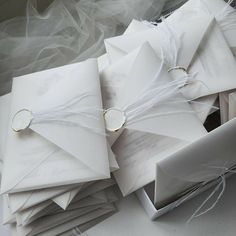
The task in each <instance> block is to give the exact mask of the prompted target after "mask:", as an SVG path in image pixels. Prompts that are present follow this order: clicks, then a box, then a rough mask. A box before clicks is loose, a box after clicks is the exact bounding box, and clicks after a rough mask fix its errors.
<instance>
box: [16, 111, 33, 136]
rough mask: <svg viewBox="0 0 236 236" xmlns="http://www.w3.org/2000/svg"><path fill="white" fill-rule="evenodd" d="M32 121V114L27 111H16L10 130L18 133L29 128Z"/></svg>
mask: <svg viewBox="0 0 236 236" xmlns="http://www.w3.org/2000/svg"><path fill="white" fill-rule="evenodd" d="M32 119H33V114H32V112H31V111H29V110H27V109H22V110H20V111H18V112H17V113H16V114H15V115H14V117H13V119H12V129H13V130H14V131H15V132H20V131H22V130H25V129H27V128H29V126H30V124H31V122H32Z"/></svg>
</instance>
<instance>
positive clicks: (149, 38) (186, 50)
mask: <svg viewBox="0 0 236 236" xmlns="http://www.w3.org/2000/svg"><path fill="white" fill-rule="evenodd" d="M183 14H184V17H183ZM186 14H188V21H185V20H182V19H184V18H185V17H186ZM213 19H214V18H213V16H211V15H210V14H207V13H206V12H204V11H198V9H197V8H196V9H191V10H189V11H188V12H187V11H185V10H184V9H179V10H178V11H176V12H175V13H173V14H172V15H171V16H170V17H168V18H167V19H166V20H165V21H164V22H162V23H160V24H159V25H158V27H157V28H150V29H148V30H144V31H141V32H138V33H136V34H128V35H121V36H118V37H113V38H109V39H106V40H105V45H107V47H106V49H107V53H108V56H109V59H110V61H111V62H115V61H117V60H118V59H119V58H118V57H117V53H118V51H125V52H126V53H128V52H131V51H132V50H134V49H135V48H137V47H139V46H140V45H141V44H143V43H144V42H149V43H150V44H151V46H152V47H153V49H154V50H155V52H156V53H157V55H159V56H160V55H161V53H162V52H161V48H167V50H168V54H175V51H174V50H173V46H174V47H175V46H176V47H178V46H179V47H180V48H179V52H178V58H177V62H176V63H177V64H178V65H180V66H183V67H185V68H188V67H189V65H190V63H191V61H192V59H193V57H194V55H195V53H196V51H197V49H198V47H199V45H200V43H201V42H202V40H203V38H204V36H205V35H206V33H207V31H208V29H209V27H210V26H211V23H212V21H213ZM193 25H194V27H192V26H193ZM179 41H181V42H179ZM178 44H180V45H178ZM108 45H109V46H108ZM111 46H113V47H114V48H111ZM165 51H166V50H165ZM165 56H169V55H165ZM173 63H175V62H171V64H173ZM172 66H173V65H172ZM175 66H177V65H175Z"/></svg>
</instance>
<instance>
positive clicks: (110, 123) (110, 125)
mask: <svg viewBox="0 0 236 236" xmlns="http://www.w3.org/2000/svg"><path fill="white" fill-rule="evenodd" d="M104 118H105V124H106V129H107V130H108V131H111V132H117V131H118V130H119V129H121V128H122V127H123V126H124V124H125V122H126V117H125V113H124V112H123V111H121V110H119V109H117V108H110V109H108V110H106V111H105V112H104Z"/></svg>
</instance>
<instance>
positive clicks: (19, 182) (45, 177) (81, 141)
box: [1, 59, 110, 192]
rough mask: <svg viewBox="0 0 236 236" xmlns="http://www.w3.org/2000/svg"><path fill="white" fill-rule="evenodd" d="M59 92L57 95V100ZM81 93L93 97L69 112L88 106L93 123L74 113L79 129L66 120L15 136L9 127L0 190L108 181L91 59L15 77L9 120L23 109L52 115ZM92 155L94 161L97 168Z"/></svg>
mask: <svg viewBox="0 0 236 236" xmlns="http://www.w3.org/2000/svg"><path fill="white" fill-rule="evenodd" d="M68 77H69V80H70V83H68ZM85 78H86V79H85ZM24 91H26V92H24ZM58 93H59V94H60V96H57V95H58ZM81 93H82V94H83V93H92V94H93V96H91V97H85V98H84V99H82V100H81V101H79V102H78V103H77V102H74V103H72V104H73V107H72V108H73V109H75V110H77V109H78V111H80V108H84V107H85V108H88V109H90V110H91V111H92V112H93V114H96V119H93V118H88V117H87V116H83V115H80V114H78V115H75V116H73V117H72V118H73V119H74V120H75V121H76V122H78V123H79V125H72V126H71V125H70V121H71V120H70V119H71V117H68V120H69V121H68V122H67V120H66V122H65V123H64V122H61V123H60V122H59V123H58V122H54V123H52V122H50V119H49V122H48V121H47V120H46V121H43V122H42V123H33V122H32V125H30V130H29V129H28V130H25V131H22V133H21V132H20V133H15V132H14V131H13V130H12V129H11V127H9V133H8V141H7V149H6V158H5V163H4V171H3V177H2V186H1V187H2V192H20V191H22V190H24V191H26V190H34V189H40V188H46V187H56V186H61V185H65V184H73V183H83V182H87V181H92V180H96V179H104V178H109V176H110V170H109V161H108V153H107V143H106V137H105V136H104V121H103V113H102V111H101V108H102V102H101V94H100V85H99V78H98V71H97V63H96V60H95V59H91V60H88V61H85V62H83V63H79V64H72V65H69V66H65V67H60V68H56V69H51V70H47V71H43V72H38V73H35V74H29V75H26V76H22V77H18V78H16V79H15V80H14V84H13V89H12V106H11V119H12V118H13V117H14V115H15V113H16V112H17V111H19V110H21V109H23V108H26V109H29V110H32V112H33V114H34V112H35V113H36V112H37V111H44V110H45V111H49V112H51V110H53V109H54V107H57V106H60V105H62V106H63V104H64V103H65V101H71V99H73V98H74V97H76V96H80V95H79V94H81ZM60 99H61V100H60ZM36 104H37V106H35V105H36ZM36 109H39V110H36ZM73 109H72V110H73ZM82 111H83V110H82ZM42 113H43V112H42ZM85 113H86V112H85ZM49 114H50V113H49ZM57 118H58V117H57V116H56V117H55V119H57ZM59 118H60V117H59ZM11 119H10V120H11ZM66 119H67V117H66ZM74 120H72V121H74ZM36 121H37V119H36ZM86 122H87V123H86ZM81 123H82V124H87V125H88V126H89V129H87V128H84V127H83V126H80V124H81ZM68 124H69V125H68ZM76 124H77V123H76ZM93 129H98V130H99V131H100V133H99V134H98V133H96V132H93ZM39 134H40V135H39ZM90 145H92V146H93V148H91V147H90ZM12 146H14V149H12ZM96 146H97V147H98V148H96ZM97 149H98V150H97ZM95 150H96V151H95ZM95 152H96V155H95ZM29 157H30V158H29ZM95 157H96V158H99V161H97V162H96V163H97V164H96V167H95V166H94V161H95V159H94V158H95ZM29 160H30V161H29ZM9 169H11V173H9V171H8V170H9ZM13 169H14V171H12V170H13ZM78 170H80V171H78Z"/></svg>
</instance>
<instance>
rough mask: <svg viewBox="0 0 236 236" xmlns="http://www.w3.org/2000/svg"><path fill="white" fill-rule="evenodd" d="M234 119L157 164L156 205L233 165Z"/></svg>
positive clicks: (161, 205) (234, 150)
mask: <svg viewBox="0 0 236 236" xmlns="http://www.w3.org/2000/svg"><path fill="white" fill-rule="evenodd" d="M235 135H236V119H233V120H231V121H229V122H227V123H225V124H224V125H222V126H220V127H219V128H217V129H215V130H213V131H211V132H210V133H209V134H207V135H206V136H205V137H203V138H201V139H199V140H197V141H196V142H194V143H192V144H190V145H189V146H187V147H185V148H183V149H182V150H180V151H179V152H177V153H175V154H173V155H172V156H169V157H168V158H166V159H163V160H162V161H160V162H159V163H157V168H156V182H155V185H156V186H155V204H156V206H157V207H158V208H159V207H163V206H165V205H166V204H168V203H170V202H172V201H174V200H176V199H178V198H180V197H181V196H183V194H184V193H186V192H190V191H192V190H193V189H196V188H197V187H202V186H204V184H205V183H207V182H209V181H211V180H214V179H216V178H218V177H220V176H222V175H223V174H224V173H227V172H228V171H229V170H230V169H231V168H232V167H235V164H236V157H235V153H236V146H235Z"/></svg>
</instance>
